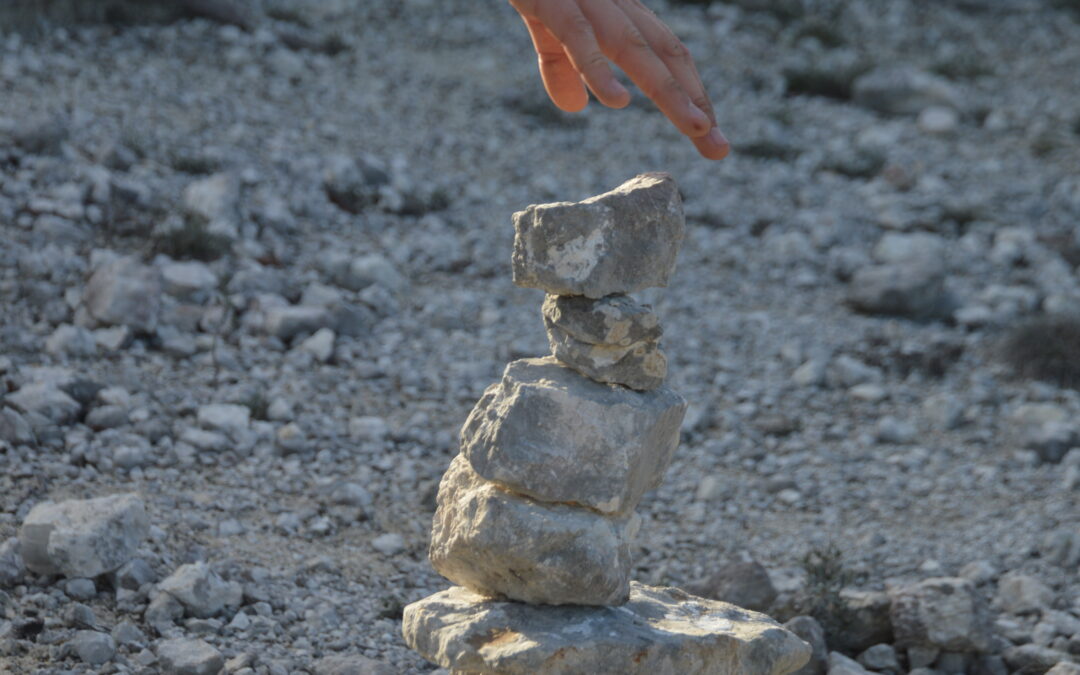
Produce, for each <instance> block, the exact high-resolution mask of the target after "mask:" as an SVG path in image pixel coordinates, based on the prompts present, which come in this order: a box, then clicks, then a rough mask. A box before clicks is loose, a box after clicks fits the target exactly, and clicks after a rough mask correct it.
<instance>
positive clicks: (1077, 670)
mask: <svg viewBox="0 0 1080 675" xmlns="http://www.w3.org/2000/svg"><path fill="white" fill-rule="evenodd" d="M1046 675H1080V663H1073V662H1071V661H1062V662H1060V663H1058V664H1057V665H1055V666H1054V667H1053V668H1051V669H1050V670H1048V671H1046Z"/></svg>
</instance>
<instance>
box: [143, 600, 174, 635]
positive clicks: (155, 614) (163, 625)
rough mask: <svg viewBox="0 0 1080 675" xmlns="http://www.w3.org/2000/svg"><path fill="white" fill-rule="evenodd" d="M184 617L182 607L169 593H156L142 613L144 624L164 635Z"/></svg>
mask: <svg viewBox="0 0 1080 675" xmlns="http://www.w3.org/2000/svg"><path fill="white" fill-rule="evenodd" d="M183 616H184V606H183V605H182V604H180V601H179V600H177V599H176V598H174V597H173V596H172V595H170V594H169V593H163V592H162V593H158V594H157V595H156V596H154V597H153V599H151V600H150V604H149V605H147V607H146V611H145V612H144V613H143V619H144V620H145V621H146V623H148V624H150V625H151V626H153V627H154V629H155V630H157V632H159V633H165V632H166V631H168V630H169V629H170V628H172V627H173V624H174V623H175V622H176V621H178V620H179V619H182V618H183Z"/></svg>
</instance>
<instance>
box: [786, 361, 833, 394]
mask: <svg viewBox="0 0 1080 675" xmlns="http://www.w3.org/2000/svg"><path fill="white" fill-rule="evenodd" d="M827 368H828V364H827V363H826V362H825V361H824V360H823V359H810V360H809V361H807V362H805V363H803V364H802V365H801V366H799V367H798V368H796V369H795V372H794V373H792V374H791V380H792V382H794V383H795V384H797V385H799V386H801V387H820V386H821V385H823V384H825V378H826V372H827Z"/></svg>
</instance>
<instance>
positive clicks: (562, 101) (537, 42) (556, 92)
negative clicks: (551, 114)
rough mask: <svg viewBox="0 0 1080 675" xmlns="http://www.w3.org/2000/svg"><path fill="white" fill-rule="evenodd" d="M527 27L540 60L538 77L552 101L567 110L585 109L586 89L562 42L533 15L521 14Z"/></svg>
mask: <svg viewBox="0 0 1080 675" xmlns="http://www.w3.org/2000/svg"><path fill="white" fill-rule="evenodd" d="M521 18H522V20H523V21H524V22H525V25H526V26H527V27H528V29H529V35H530V36H531V37H532V41H533V47H535V48H536V56H537V59H538V60H539V62H540V78H541V79H542V80H543V81H544V89H546V90H547V93H548V96H550V97H551V101H552V103H554V104H555V105H556V106H558V107H559V108H560V109H562V110H565V111H566V112H578V111H580V110H584V109H585V106H587V105H588V104H589V93H588V92H587V91H585V85H584V83H582V81H581V77H580V76H579V75H578V72H577V71H576V70H575V69H574V64H573V63H571V62H570V59H569V57H567V56H566V52H565V51H564V50H563V47H562V43H560V42H559V41H558V39H556V38H555V36H554V35H552V34H551V32H550V31H548V29H547V28H545V27H544V24H542V23H540V22H539V21H537V20H536V19H530V18H528V17H526V16H522V17H521Z"/></svg>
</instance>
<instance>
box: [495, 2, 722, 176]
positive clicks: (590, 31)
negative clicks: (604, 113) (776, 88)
mask: <svg viewBox="0 0 1080 675" xmlns="http://www.w3.org/2000/svg"><path fill="white" fill-rule="evenodd" d="M509 1H510V4H511V5H512V6H513V7H514V9H516V10H517V11H518V13H519V14H521V18H522V19H524V21H525V25H526V26H527V27H528V29H529V35H531V36H532V41H533V47H534V48H535V49H536V54H537V57H538V58H539V62H540V76H541V78H542V79H543V80H544V88H545V89H547V93H548V96H550V97H551V100H552V102H554V103H555V105H556V106H558V107H559V108H561V109H562V110H565V111H567V112H578V111H580V110H582V109H584V108H585V106H586V105H588V103H589V92H590V91H591V92H592V94H593V96H595V97H596V99H597V100H598V101H600V102H601V103H603V104H604V105H606V106H608V107H611V108H622V107H625V106H626V105H627V104H628V103H630V92H629V91H627V90H626V88H625V87H623V86H622V84H620V83H619V81H618V79H617V78H616V77H615V73H614V71H613V70H612V68H611V63H615V64H616V65H618V66H619V67H620V68H622V70H623V72H625V73H626V75H627V76H628V77H629V78H630V79H631V80H632V81H633V82H634V84H635V85H637V87H638V88H639V89H641V91H642V92H643V93H644V94H645V95H646V96H648V97H649V98H650V99H651V100H652V101H653V102H654V103H655V104H656V106H657V107H658V108H660V111H661V112H663V113H664V115H666V116H667V118H668V119H669V120H671V123H672V124H673V125H675V128H677V129H678V130H679V131H680V132H682V134H683V135H685V136H686V137H687V138H689V139H690V140H691V141H692V142H693V143H694V146H695V147H696V148H697V150H698V152H699V153H701V156H702V157H705V158H706V159H723V158H724V157H726V156H727V154H728V152H729V151H730V149H731V146H730V145H729V144H728V141H727V139H726V138H724V135H723V134H722V133H720V129H719V128H717V126H716V114H715V113H714V112H713V107H712V103H711V102H710V101H709V96H708V94H706V93H705V87H704V85H702V83H701V76H699V75H698V71H697V68H696V67H695V66H694V59H693V58H692V57H691V56H690V51H689V50H688V49H687V48H686V46H685V45H684V44H683V43H682V41H680V40H679V38H678V37H676V36H675V34H674V33H673V32H672V31H671V29H670V28H668V27H667V25H666V24H664V22H663V21H661V20H660V19H659V18H657V16H656V15H655V14H653V13H652V11H650V10H649V9H648V8H647V7H646V6H645V5H644V4H642V2H641V0H509Z"/></svg>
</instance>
